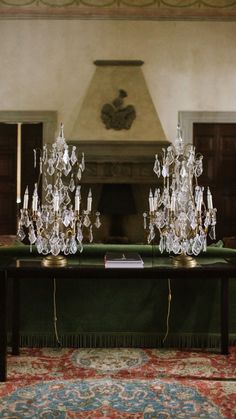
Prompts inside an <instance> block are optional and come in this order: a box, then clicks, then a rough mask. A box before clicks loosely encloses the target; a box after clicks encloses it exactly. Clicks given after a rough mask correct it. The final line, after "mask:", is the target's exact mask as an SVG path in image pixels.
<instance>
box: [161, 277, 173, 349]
mask: <svg viewBox="0 0 236 419" xmlns="http://www.w3.org/2000/svg"><path fill="white" fill-rule="evenodd" d="M170 305H171V286H170V278H168V307H167V316H166V334H165V336H164V338H163V340H162V343H164V342H165V340H166V338H167V336H168V334H169V319H170Z"/></svg>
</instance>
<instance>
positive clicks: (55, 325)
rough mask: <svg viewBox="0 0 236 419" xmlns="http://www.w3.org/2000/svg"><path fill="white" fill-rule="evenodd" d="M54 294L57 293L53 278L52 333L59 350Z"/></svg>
mask: <svg viewBox="0 0 236 419" xmlns="http://www.w3.org/2000/svg"><path fill="white" fill-rule="evenodd" d="M56 292H57V286H56V278H53V324H54V332H55V336H56V341H57V346H58V347H59V348H61V346H62V345H61V342H60V340H59V337H58V332H57V303H56Z"/></svg>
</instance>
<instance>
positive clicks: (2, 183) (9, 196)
mask: <svg viewBox="0 0 236 419" xmlns="http://www.w3.org/2000/svg"><path fill="white" fill-rule="evenodd" d="M21 139H22V141H21V144H22V153H21V200H22V202H23V195H24V191H25V187H26V185H29V190H30V193H31V194H32V190H33V185H34V183H35V182H37V180H38V174H39V168H37V169H35V168H34V163H33V161H34V160H33V148H42V124H41V123H40V124H22V126H21ZM16 164H17V124H4V123H0V234H12V235H14V234H16V231H17V204H16ZM39 195H40V190H39Z"/></svg>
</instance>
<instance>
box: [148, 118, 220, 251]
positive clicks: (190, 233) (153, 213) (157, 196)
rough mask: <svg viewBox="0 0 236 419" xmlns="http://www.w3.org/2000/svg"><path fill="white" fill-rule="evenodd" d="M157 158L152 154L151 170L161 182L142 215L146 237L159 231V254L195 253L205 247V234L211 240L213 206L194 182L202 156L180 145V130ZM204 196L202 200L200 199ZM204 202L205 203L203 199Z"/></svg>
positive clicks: (212, 235) (178, 129) (207, 191)
mask: <svg viewBox="0 0 236 419" xmlns="http://www.w3.org/2000/svg"><path fill="white" fill-rule="evenodd" d="M162 151H163V154H162V156H161V157H158V155H157V154H156V156H155V163H154V168H153V170H154V172H155V174H156V175H157V177H158V178H162V185H161V187H160V188H156V189H155V191H154V192H153V191H152V190H151V189H150V193H149V213H148V214H147V213H146V212H145V213H144V214H143V216H144V228H145V229H146V230H148V234H147V240H148V243H151V242H152V241H153V240H154V239H155V237H156V232H157V231H158V232H159V235H160V242H159V248H160V251H161V253H162V252H164V251H167V252H168V253H173V254H174V255H182V256H187V255H189V256H197V255H199V253H200V252H201V251H205V250H206V247H207V235H208V234H209V236H210V238H211V239H212V240H215V238H216V233H215V225H216V208H213V203H212V195H211V191H210V189H209V187H208V188H207V190H206V191H205V192H206V193H204V187H203V186H200V185H199V184H198V178H199V176H200V175H201V174H202V172H203V164H202V161H203V156H202V155H201V154H198V153H196V151H195V147H194V146H193V145H191V144H187V145H185V144H184V141H183V139H182V136H181V129H180V127H179V126H178V127H177V138H176V140H175V141H174V143H173V144H172V145H170V146H169V147H167V149H162ZM204 196H205V198H206V199H204ZM205 201H206V202H205Z"/></svg>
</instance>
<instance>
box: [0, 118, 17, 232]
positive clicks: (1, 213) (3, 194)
mask: <svg viewBox="0 0 236 419" xmlns="http://www.w3.org/2000/svg"><path fill="white" fill-rule="evenodd" d="M16 135H17V125H15V124H11V125H9V124H3V123H0V234H15V232H16Z"/></svg>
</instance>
